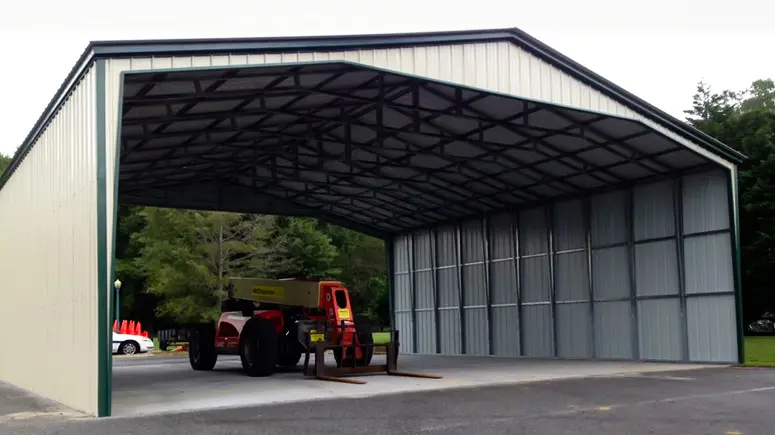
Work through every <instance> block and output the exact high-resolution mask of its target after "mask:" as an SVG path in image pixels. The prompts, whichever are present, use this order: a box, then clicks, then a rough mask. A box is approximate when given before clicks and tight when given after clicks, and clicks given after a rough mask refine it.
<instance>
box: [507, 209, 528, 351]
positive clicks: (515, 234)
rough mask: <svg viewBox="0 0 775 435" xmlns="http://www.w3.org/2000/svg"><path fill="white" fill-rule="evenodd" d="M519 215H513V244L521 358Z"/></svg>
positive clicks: (522, 341)
mask: <svg viewBox="0 0 775 435" xmlns="http://www.w3.org/2000/svg"><path fill="white" fill-rule="evenodd" d="M519 216H520V214H519V213H514V214H512V217H511V219H510V221H511V242H512V247H513V249H514V280H515V281H516V288H515V291H516V292H517V295H516V296H517V341H518V343H517V344H518V347H517V349H518V352H519V356H524V355H525V349H524V342H525V341H524V332H523V331H524V326H523V325H524V320H523V319H522V264H521V263H520V261H521V255H520V252H519V250H520V246H519V230H520V225H519Z"/></svg>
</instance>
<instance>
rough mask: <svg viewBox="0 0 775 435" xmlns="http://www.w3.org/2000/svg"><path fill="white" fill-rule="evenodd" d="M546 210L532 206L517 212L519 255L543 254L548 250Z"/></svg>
mask: <svg viewBox="0 0 775 435" xmlns="http://www.w3.org/2000/svg"><path fill="white" fill-rule="evenodd" d="M547 228H548V225H547V222H546V210H545V209H544V208H532V209H528V210H524V211H522V212H520V214H519V249H520V255H533V254H543V253H546V252H547V250H548V248H547V247H548V243H549V242H548V239H547Z"/></svg>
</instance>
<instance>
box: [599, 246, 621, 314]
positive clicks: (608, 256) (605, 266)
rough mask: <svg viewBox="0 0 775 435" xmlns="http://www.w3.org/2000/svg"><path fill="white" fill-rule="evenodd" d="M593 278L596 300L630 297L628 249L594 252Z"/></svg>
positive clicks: (608, 249) (609, 249)
mask: <svg viewBox="0 0 775 435" xmlns="http://www.w3.org/2000/svg"><path fill="white" fill-rule="evenodd" d="M592 276H593V277H594V279H593V280H592V291H593V294H594V297H595V300H605V299H621V298H628V297H630V258H629V252H628V249H627V247H626V246H615V247H613V248H601V249H598V250H595V251H593V252H592ZM596 306H597V305H596Z"/></svg>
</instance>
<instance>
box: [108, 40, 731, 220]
mask: <svg viewBox="0 0 775 435" xmlns="http://www.w3.org/2000/svg"><path fill="white" fill-rule="evenodd" d="M332 60H346V61H350V62H357V63H362V64H365V65H370V66H376V67H379V68H385V69H390V70H395V71H400V72H404V73H408V74H415V75H419V76H424V77H429V78H432V79H436V80H443V81H448V82H453V83H460V84H463V85H466V86H472V87H476V88H480V89H486V90H490V91H494V92H500V93H505V94H510V95H515V96H521V97H526V98H530V99H534V100H542V101H547V102H551V103H555V104H561V105H565V106H571V107H577V108H581V109H586V110H591V111H596V112H601V113H606V114H612V115H618V116H623V117H629V118H633V119H637V120H639V121H642V122H644V123H646V124H647V125H649V126H651V127H653V128H655V129H657V130H658V131H659V132H661V133H663V134H665V135H667V136H668V137H670V138H672V139H674V140H676V141H678V142H680V143H682V144H683V145H685V146H687V147H689V148H691V149H693V150H695V151H696V152H698V153H700V154H701V155H704V156H705V157H707V158H708V159H710V160H713V161H716V162H718V163H720V164H722V165H724V166H726V167H727V168H732V164H731V163H729V162H727V161H725V160H724V159H722V158H720V157H718V156H715V155H713V154H711V153H709V152H707V151H705V150H704V149H703V148H702V147H700V146H698V145H696V144H694V143H693V142H691V141H689V140H686V139H684V138H683V137H681V136H679V135H677V134H675V133H672V132H671V131H670V130H668V129H667V128H665V127H662V126H661V125H658V124H656V123H655V122H653V121H651V120H648V119H646V118H645V117H643V116H641V115H638V114H636V113H635V112H634V111H633V110H632V109H631V108H629V107H626V106H624V105H623V104H621V103H619V102H616V101H614V100H613V99H611V98H609V97H607V96H606V95H604V94H603V93H601V92H599V91H597V90H595V89H593V88H591V87H590V86H587V85H585V84H584V83H582V82H580V81H579V80H576V79H574V78H572V77H571V76H570V75H568V74H566V73H564V72H562V71H561V70H560V69H558V68H556V67H554V66H552V65H550V64H549V63H547V62H545V61H543V60H541V59H539V58H538V57H536V56H534V55H533V54H531V53H529V52H528V51H526V50H524V49H522V48H521V47H519V46H517V45H515V44H513V43H511V42H490V43H475V44H450V45H442V46H416V47H415V46H408V47H402V48H391V49H376V50H371V49H367V50H352V51H336V52H294V53H275V54H237V55H213V56H185V57H156V58H135V59H116V60H111V61H109V62H108V79H107V80H108V88H107V91H106V92H107V98H108V106H107V107H108V126H107V128H108V168H107V170H108V174H111V175H109V177H112V173H113V171H112V165H113V163H112V162H113V161H112V160H111V159H110V157H111V153H114V149H115V129H116V122H115V120H116V118H115V116H116V115H117V113H118V93H119V89H120V83H119V77H120V73H121V71H127V70H148V69H168V68H190V67H210V66H234V65H262V64H268V63H289V62H310V61H332ZM111 180H112V178H110V179H109V180H108V181H111ZM109 186H110V185H109ZM108 195H109V196H110V195H111V189H110V187H109V188H108ZM110 206H111V200H110V199H109V200H108V207H109V208H108V210H111V208H110ZM109 229H110V228H109ZM108 234H110V233H108Z"/></svg>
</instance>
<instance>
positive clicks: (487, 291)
mask: <svg viewBox="0 0 775 435" xmlns="http://www.w3.org/2000/svg"><path fill="white" fill-rule="evenodd" d="M481 226H482V230H481V235H482V254H484V258H483V260H484V297H485V305H486V307H487V308H486V313H485V316H486V318H487V353H488V354H490V355H493V342H494V340H493V328H492V289H491V286H490V283H491V282H492V277H491V276H490V271H491V270H492V268H491V267H490V243H489V241H490V225H489V219H488V217H487V216H486V215H485V216H484V217H483V218H482V221H481Z"/></svg>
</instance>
